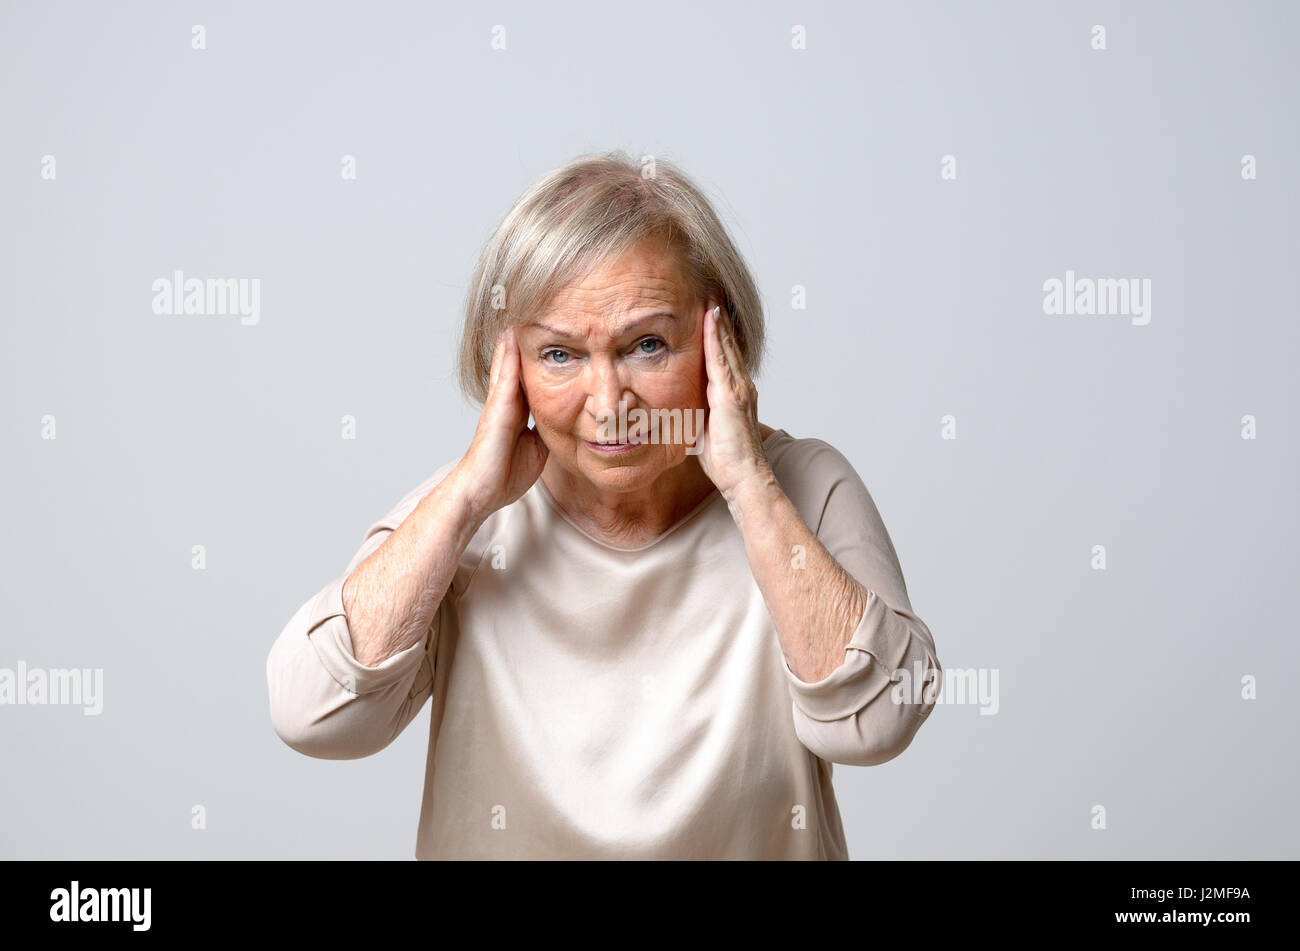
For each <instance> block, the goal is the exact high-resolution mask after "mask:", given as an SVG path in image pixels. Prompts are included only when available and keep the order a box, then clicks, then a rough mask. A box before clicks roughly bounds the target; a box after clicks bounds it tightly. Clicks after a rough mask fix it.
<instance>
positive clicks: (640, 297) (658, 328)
mask: <svg viewBox="0 0 1300 951" xmlns="http://www.w3.org/2000/svg"><path fill="white" fill-rule="evenodd" d="M704 307H705V304H704V302H702V301H697V300H696V299H695V297H694V295H693V294H692V293H691V292H690V290H689V288H688V286H687V284H686V282H685V279H684V277H683V275H682V273H681V271H680V268H679V267H678V264H677V262H676V260H675V258H674V257H673V256H671V255H670V254H667V253H665V251H663V250H662V249H661V243H645V244H642V245H640V246H639V247H637V248H635V249H634V250H632V251H631V252H629V253H628V254H626V255H624V256H623V257H622V258H620V259H618V260H616V261H609V262H605V263H604V264H603V265H601V266H599V267H597V268H596V269H595V270H593V271H592V273H591V274H589V275H588V276H587V277H586V278H584V279H583V280H582V281H581V282H578V283H574V284H571V285H569V286H567V287H565V288H563V289H562V290H561V291H560V292H559V293H557V294H556V296H555V298H554V299H553V300H552V301H551V302H550V304H549V306H548V307H547V308H545V309H544V311H543V312H542V313H540V314H539V315H538V316H537V317H536V318H534V319H533V320H532V321H530V322H529V323H527V324H524V325H523V326H521V327H520V328H519V329H518V340H519V359H520V370H521V374H522V379H523V386H524V393H525V394H526V396H527V397H528V405H529V408H530V409H531V410H532V413H533V420H534V422H535V423H536V425H537V431H538V433H540V434H541V437H542V439H543V441H545V443H546V445H547V448H548V449H549V450H550V455H551V458H552V459H554V460H555V461H556V462H557V463H558V464H559V465H560V466H562V467H563V468H564V469H565V470H566V471H568V472H569V473H571V474H573V475H580V476H583V477H585V478H586V479H587V480H589V481H590V482H591V483H593V484H594V485H595V486H596V487H598V488H600V489H604V490H609V491H619V492H626V491H634V490H637V489H643V488H645V487H647V486H649V485H651V484H652V483H654V482H655V480H656V479H658V478H659V476H660V475H661V474H662V473H663V472H664V471H666V470H667V469H669V468H671V467H673V466H676V465H680V464H681V463H682V462H684V461H685V460H686V459H687V458H689V457H688V455H687V452H686V450H687V449H688V448H690V447H689V446H688V445H687V443H686V441H685V439H684V438H675V434H676V433H684V434H691V433H694V434H695V435H696V436H698V432H697V430H696V429H695V428H692V423H693V421H694V420H696V419H698V418H699V417H700V416H701V415H702V413H697V412H695V411H696V410H704V409H706V408H707V407H708V400H707V396H706V386H707V380H706V377H705V370H704V347H703V338H702V328H703V318H704ZM620 400H621V401H623V403H624V409H623V415H624V417H625V418H626V417H627V416H628V414H632V411H633V410H634V409H638V408H639V409H641V410H643V411H646V412H647V413H648V411H649V410H651V409H663V410H671V409H677V410H681V411H682V416H683V421H684V425H683V429H681V430H676V431H675V433H674V435H673V437H670V432H669V430H668V428H667V427H660V428H659V430H658V440H659V441H658V442H657V443H655V442H641V443H640V444H636V443H635V442H634V441H633V440H634V438H635V434H634V433H633V432H632V431H633V430H634V429H635V425H634V423H635V418H636V417H635V415H633V417H632V420H630V421H629V422H628V423H627V430H628V434H625V435H623V436H622V438H623V439H625V440H626V441H625V442H624V443H623V444H622V445H610V446H603V447H602V446H601V445H600V442H601V441H602V439H603V440H605V441H606V442H609V441H613V440H617V439H619V438H620V435H619V434H618V432H617V430H616V428H615V427H616V426H617V425H618V419H619V412H620V410H619V402H620ZM660 418H662V417H660ZM687 418H689V420H690V421H689V422H688V421H687ZM602 420H608V424H607V425H606V426H604V427H602Z"/></svg>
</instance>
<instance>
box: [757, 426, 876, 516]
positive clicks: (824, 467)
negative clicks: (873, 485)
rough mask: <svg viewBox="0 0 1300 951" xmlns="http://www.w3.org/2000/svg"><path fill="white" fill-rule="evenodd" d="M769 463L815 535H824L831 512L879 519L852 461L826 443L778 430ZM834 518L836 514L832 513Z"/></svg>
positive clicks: (769, 447) (769, 448) (770, 442)
mask: <svg viewBox="0 0 1300 951" xmlns="http://www.w3.org/2000/svg"><path fill="white" fill-rule="evenodd" d="M766 450H767V460H768V464H769V465H770V466H771V467H772V473H773V475H775V476H776V480H777V482H779V483H780V484H781V489H782V490H783V491H784V492H785V494H786V496H787V497H788V498H789V499H790V501H791V502H792V503H794V506H795V508H796V509H797V510H798V512H799V514H800V516H802V518H803V520H804V524H806V525H807V526H808V527H809V528H810V529H812V531H813V533H814V534H816V535H818V536H819V537H820V536H821V534H822V529H823V523H824V522H825V520H826V518H827V513H828V511H830V510H832V509H837V510H841V511H839V515H840V516H841V517H844V516H848V517H857V516H861V517H862V518H865V519H866V520H869V521H874V520H876V519H878V518H879V513H878V512H877V510H876V507H875V503H874V502H873V501H872V499H871V493H870V492H868V491H867V487H866V485H865V483H864V482H863V481H862V477H861V476H860V475H859V474H858V471H857V469H855V468H854V466H853V463H852V462H850V461H849V458H848V457H847V456H846V455H845V454H844V453H843V452H841V451H840V450H839V449H838V448H837V447H836V446H834V445H833V444H831V443H830V442H828V441H827V440H825V439H820V438H817V437H813V436H804V437H796V436H791V435H790V434H789V433H787V432H786V431H785V430H778V431H776V433H775V434H774V435H773V436H772V438H770V439H769V440H768V441H767V444H766ZM831 514H832V515H834V514H835V512H832V513H831Z"/></svg>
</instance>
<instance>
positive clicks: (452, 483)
mask: <svg viewBox="0 0 1300 951" xmlns="http://www.w3.org/2000/svg"><path fill="white" fill-rule="evenodd" d="M478 484H479V481H478V480H477V479H476V478H475V477H474V476H473V474H472V473H470V472H468V471H467V470H464V469H461V468H460V467H459V466H457V467H456V468H455V469H452V471H451V472H450V473H448V475H447V478H446V479H444V480H443V481H442V482H441V483H440V484H439V485H438V487H437V489H436V490H435V491H434V494H436V495H438V496H439V498H438V502H439V506H440V507H443V506H445V507H446V510H447V511H448V512H450V513H451V515H452V517H453V518H454V520H455V522H456V524H457V525H459V526H460V527H461V529H462V531H463V532H464V534H465V535H466V537H472V536H473V535H474V533H475V532H477V531H478V530H479V528H480V527H481V526H482V525H483V523H484V522H486V521H487V519H488V516H489V515H491V514H492V509H491V508H490V507H489V506H488V505H487V504H486V503H484V502H482V501H481V500H479V499H478V498H476V492H475V489H476V488H477V486H478Z"/></svg>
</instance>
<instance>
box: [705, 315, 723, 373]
mask: <svg viewBox="0 0 1300 951" xmlns="http://www.w3.org/2000/svg"><path fill="white" fill-rule="evenodd" d="M716 315H717V310H716V308H712V307H711V308H709V310H707V311H706V312H705V314H704V368H705V369H706V370H707V371H708V374H709V382H710V383H715V382H716V383H723V382H725V381H726V378H727V377H726V371H727V369H728V367H727V357H726V354H725V353H724V352H723V349H722V338H721V337H720V336H719V334H718V324H717V317H716Z"/></svg>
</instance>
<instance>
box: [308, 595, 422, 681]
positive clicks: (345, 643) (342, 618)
mask: <svg viewBox="0 0 1300 951" xmlns="http://www.w3.org/2000/svg"><path fill="white" fill-rule="evenodd" d="M346 580H347V578H346V576H344V577H342V578H338V579H336V580H334V581H331V582H330V583H329V584H328V585H326V586H325V588H324V590H322V591H321V592H320V594H318V595H317V596H316V600H315V602H314V603H313V604H312V606H311V610H310V611H309V612H308V616H307V637H308V638H309V639H310V641H311V645H312V647H314V648H315V650H316V656H317V657H318V658H320V662H321V665H322V666H323V667H324V668H325V669H326V670H327V671H329V674H330V676H331V677H333V678H334V679H335V680H336V681H338V684H339V686H341V687H342V688H343V689H344V690H347V691H348V692H349V693H354V694H363V693H370V692H371V691H373V690H379V689H381V688H383V687H387V686H389V685H390V684H393V683H396V682H398V681H400V680H402V679H403V678H406V677H410V676H411V674H412V673H413V672H414V670H415V668H417V667H419V666H420V664H421V663H422V662H423V660H424V655H425V641H424V640H423V639H422V640H419V641H417V642H416V643H414V644H412V645H411V646H410V647H408V648H406V649H405V650H402V651H399V652H398V653H396V654H394V655H393V656H392V657H389V658H388V659H387V660H385V661H384V662H383V663H381V664H379V665H378V666H377V667H363V666H362V665H361V664H360V663H358V662H357V659H356V657H355V656H354V655H353V650H352V635H351V634H350V633H349V631H348V619H347V614H346V613H345V612H344V610H343V582H344V581H346Z"/></svg>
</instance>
